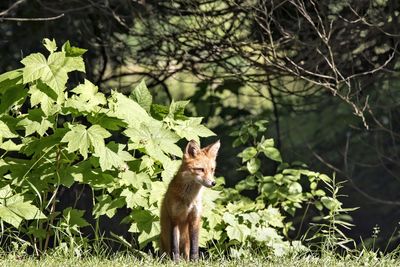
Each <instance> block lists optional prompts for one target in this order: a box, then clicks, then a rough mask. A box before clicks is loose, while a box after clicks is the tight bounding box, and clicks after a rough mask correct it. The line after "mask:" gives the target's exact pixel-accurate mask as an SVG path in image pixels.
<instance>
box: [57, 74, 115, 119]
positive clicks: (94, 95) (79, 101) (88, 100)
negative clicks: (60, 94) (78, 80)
mask: <svg viewBox="0 0 400 267" xmlns="http://www.w3.org/2000/svg"><path fill="white" fill-rule="evenodd" d="M71 91H72V92H74V93H75V95H73V96H71V97H70V98H69V99H67V101H66V104H65V106H66V107H72V108H75V109H76V110H78V111H79V112H84V111H87V112H96V113H97V112H99V111H101V110H102V109H103V107H102V105H106V104H107V100H106V98H105V96H104V94H103V93H99V92H98V87H97V86H95V85H94V84H93V83H91V82H90V81H88V80H86V79H85V82H84V84H80V85H78V86H77V87H75V88H74V89H72V90H71Z"/></svg>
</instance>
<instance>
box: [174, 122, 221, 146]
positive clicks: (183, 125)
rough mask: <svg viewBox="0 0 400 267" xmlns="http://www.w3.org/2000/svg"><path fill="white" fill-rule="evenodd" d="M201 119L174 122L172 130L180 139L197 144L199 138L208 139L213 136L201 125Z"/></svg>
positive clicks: (212, 133)
mask: <svg viewBox="0 0 400 267" xmlns="http://www.w3.org/2000/svg"><path fill="white" fill-rule="evenodd" d="M201 121H202V118H200V117H198V118H196V117H195V118H189V119H187V120H177V121H174V122H173V123H174V124H173V125H172V127H171V128H172V129H173V130H174V131H175V132H176V133H177V134H178V135H179V136H180V137H182V138H185V139H186V140H188V141H190V140H196V141H197V142H199V141H200V140H199V137H209V136H213V135H215V133H214V132H212V131H211V130H209V129H208V128H207V127H205V126H204V125H202V124H201Z"/></svg>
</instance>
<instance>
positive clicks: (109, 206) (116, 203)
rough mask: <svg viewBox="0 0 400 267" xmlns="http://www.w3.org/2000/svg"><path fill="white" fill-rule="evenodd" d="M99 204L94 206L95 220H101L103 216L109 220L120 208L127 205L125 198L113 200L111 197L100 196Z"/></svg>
mask: <svg viewBox="0 0 400 267" xmlns="http://www.w3.org/2000/svg"><path fill="white" fill-rule="evenodd" d="M96 199H97V201H98V202H97V203H96V204H95V205H94V208H93V214H94V215H95V218H96V219H97V218H99V217H100V216H101V215H106V216H107V217H109V218H112V217H114V215H115V213H116V212H117V209H118V208H122V207H123V206H124V205H125V197H118V198H115V199H112V198H111V196H110V195H100V196H98V197H96Z"/></svg>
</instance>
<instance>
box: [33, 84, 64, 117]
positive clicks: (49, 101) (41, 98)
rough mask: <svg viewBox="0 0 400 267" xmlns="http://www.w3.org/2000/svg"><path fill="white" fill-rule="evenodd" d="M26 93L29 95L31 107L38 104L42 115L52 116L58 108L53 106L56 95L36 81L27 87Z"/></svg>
mask: <svg viewBox="0 0 400 267" xmlns="http://www.w3.org/2000/svg"><path fill="white" fill-rule="evenodd" d="M28 93H29V94H30V95H31V97H30V100H31V107H34V106H37V105H38V104H40V107H41V109H42V111H43V113H44V114H45V115H46V116H49V115H53V114H54V113H56V112H57V111H58V110H59V109H60V107H59V106H58V107H57V106H56V105H55V101H56V100H57V95H56V94H55V93H54V91H53V90H51V89H50V88H49V87H48V86H47V85H45V84H44V83H42V82H41V81H38V82H37V83H36V84H33V85H31V86H30V87H29V91H28Z"/></svg>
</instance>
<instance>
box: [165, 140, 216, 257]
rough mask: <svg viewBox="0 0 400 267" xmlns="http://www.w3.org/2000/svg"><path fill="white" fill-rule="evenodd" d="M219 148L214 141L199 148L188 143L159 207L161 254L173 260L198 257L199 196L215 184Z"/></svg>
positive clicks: (192, 143)
mask: <svg viewBox="0 0 400 267" xmlns="http://www.w3.org/2000/svg"><path fill="white" fill-rule="evenodd" d="M219 147H220V142H219V141H217V142H215V143H213V144H211V145H209V146H207V147H205V148H203V149H201V148H200V146H199V145H198V144H197V143H196V142H195V141H193V140H191V141H190V142H189V143H188V144H187V146H186V149H185V152H184V155H183V159H182V165H181V167H180V168H179V170H178V172H177V174H176V175H175V177H174V178H173V179H172V180H171V182H170V184H169V186H168V189H167V192H166V193H165V196H164V200H163V202H162V206H161V212H160V223H161V252H164V253H167V254H168V255H170V256H171V257H172V259H173V260H174V261H178V260H179V256H180V255H183V257H184V258H185V259H186V260H188V259H189V257H190V259H191V260H196V259H198V257H199V228H200V215H201V208H202V204H201V196H202V190H203V188H204V187H213V186H214V185H215V180H214V170H215V165H216V162H215V160H216V157H217V153H218V150H219Z"/></svg>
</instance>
